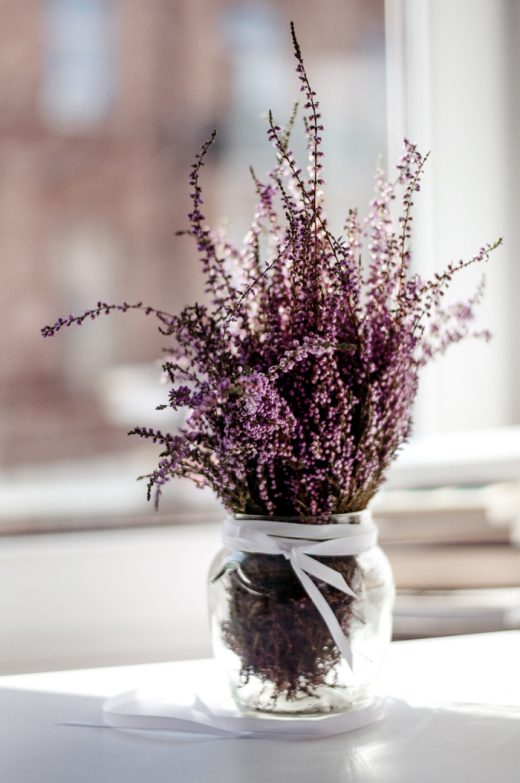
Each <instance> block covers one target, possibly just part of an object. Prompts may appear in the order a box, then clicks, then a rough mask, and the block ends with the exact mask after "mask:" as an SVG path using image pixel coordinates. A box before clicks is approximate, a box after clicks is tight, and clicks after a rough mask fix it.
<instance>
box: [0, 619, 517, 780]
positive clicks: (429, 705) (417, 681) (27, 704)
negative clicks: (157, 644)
mask: <svg viewBox="0 0 520 783" xmlns="http://www.w3.org/2000/svg"><path fill="white" fill-rule="evenodd" d="M207 667H208V663H207V662H204V661H189V662H181V663H178V662H177V663H164V664H162V663H161V664H148V665H142V666H124V667H116V668H105V669H89V670H82V671H66V672H53V673H45V674H29V675H20V676H10V677H2V678H0V781H1V783H22V782H25V781H27V783H33V782H34V783H47V782H48V783H87V782H88V783H97V782H98V781H100V782H101V781H103V782H104V781H106V782H107V783H123V782H124V783H134V781H140V782H141V783H162V781H168V783H176V782H177V781H180V782H182V783H184V782H186V783H198V782H199V781H200V782H201V783H221V782H222V783H282V782H283V783H291V782H292V781H295V782H296V781H298V783H340V782H341V781H345V782H346V781H349V782H350V781H352V782H353V783H357V782H358V781H360V782H361V781H363V782H364V781H378V783H394V782H395V783H466V781H467V783H484V781H485V782H486V783H487V782H488V781H489V782H490V783H491V781H492V782H493V783H506V782H507V783H513V782H514V783H519V781H520V632H516V631H508V632H505V633H497V634H482V635H475V636H461V637H450V638H445V639H432V640H421V641H413V642H397V643H394V644H393V645H392V646H391V649H390V653H389V656H388V662H387V666H386V669H385V676H384V686H385V690H386V693H387V694H388V695H389V697H390V701H389V707H388V710H387V715H386V717H385V718H384V719H383V720H382V721H381V722H379V723H377V724H374V725H372V726H369V727H366V728H364V729H359V730H357V731H354V732H351V733H349V734H345V735H342V736H338V737H330V738H325V739H319V740H310V741H309V740H306V741H304V742H303V741H297V740H287V739H284V740H266V739H221V738H206V737H203V738H201V737H190V736H188V735H179V734H172V733H167V732H161V733H159V732H153V733H151V732H135V731H134V732H132V731H119V730H114V729H110V728H102V727H99V728H96V727H88V726H84V727H81V726H70V725H63V724H64V723H65V722H67V721H85V722H87V723H88V722H91V723H99V722H100V720H101V705H102V703H103V700H104V699H105V698H106V697H107V696H112V695H115V694H116V693H119V692H121V691H125V690H131V689H133V688H136V687H149V686H152V687H153V685H154V684H155V685H156V684H157V683H158V682H165V683H168V684H170V685H171V684H172V683H174V682H175V681H177V682H183V683H184V684H185V683H186V682H188V681H189V680H190V679H192V680H193V679H195V678H196V677H197V672H201V671H204V670H205V669H207Z"/></svg>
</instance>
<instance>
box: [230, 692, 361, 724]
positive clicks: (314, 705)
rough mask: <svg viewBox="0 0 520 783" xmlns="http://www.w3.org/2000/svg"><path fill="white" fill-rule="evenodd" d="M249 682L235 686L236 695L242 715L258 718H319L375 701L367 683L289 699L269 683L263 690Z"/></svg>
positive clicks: (356, 708)
mask: <svg viewBox="0 0 520 783" xmlns="http://www.w3.org/2000/svg"><path fill="white" fill-rule="evenodd" d="M249 685H250V684H247V685H244V686H242V687H239V688H234V689H233V698H234V701H235V703H236V705H237V707H238V708H239V710H240V711H241V713H242V714H243V715H248V716H254V717H257V718H262V717H264V718H280V719H281V720H291V719H295V718H296V719H305V718H309V719H313V718H314V719H316V718H318V719H319V718H322V717H326V716H331V715H342V714H344V713H345V712H350V711H355V710H361V709H365V708H367V707H370V706H372V705H373V704H374V702H375V701H376V694H375V692H374V690H373V688H368V687H367V688H359V687H356V688H349V687H334V688H332V687H323V688H318V689H317V690H316V692H315V693H312V694H302V695H301V696H299V697H295V698H290V699H289V698H287V697H285V696H283V695H278V696H274V695H273V693H272V692H270V691H271V690H272V689H271V688H269V687H268V686H266V685H264V686H263V687H262V688H261V689H260V690H258V688H256V687H254V686H253V687H252V688H251V687H248V686H249ZM248 691H249V692H248Z"/></svg>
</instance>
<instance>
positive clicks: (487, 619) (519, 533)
mask: <svg viewBox="0 0 520 783" xmlns="http://www.w3.org/2000/svg"><path fill="white" fill-rule="evenodd" d="M373 513H374V518H375V520H376V522H377V523H378V525H379V530H380V543H381V545H382V547H383V548H384V550H385V552H386V554H387V556H388V558H389V560H390V562H391V564H392V567H393V570H394V575H395V580H396V587H397V600H396V609H395V635H396V637H397V638H412V637H418V636H433V635H435V636H437V635H443V634H454V633H455V634H456V633H475V632H482V631H495V630H504V629H506V628H518V627H520V483H518V482H504V483H500V484H487V485H481V486H460V487H444V488H442V487H440V488H435V489H407V490H389V491H387V492H386V493H383V494H382V495H381V496H380V498H379V502H378V503H377V504H376V506H375V507H374V508H373Z"/></svg>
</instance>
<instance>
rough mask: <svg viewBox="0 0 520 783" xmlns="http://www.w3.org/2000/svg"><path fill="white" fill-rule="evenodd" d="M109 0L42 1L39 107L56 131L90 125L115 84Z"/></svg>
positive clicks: (101, 115)
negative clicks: (42, 62) (40, 103)
mask: <svg viewBox="0 0 520 783" xmlns="http://www.w3.org/2000/svg"><path fill="white" fill-rule="evenodd" d="M113 5H114V4H113V0H44V3H43V7H44V15H45V19H44V22H43V36H44V48H45V63H44V66H43V68H44V83H43V91H42V108H43V115H44V117H45V119H46V121H47V122H48V123H49V124H50V125H51V126H52V127H54V128H55V129H56V130H63V131H67V130H71V129H85V128H91V127H94V126H96V125H97V124H99V122H100V121H102V120H104V119H105V117H106V116H107V115H108V113H109V111H110V108H111V106H112V103H113V97H114V88H115V61H116V58H115V37H114V33H115V30H114V18H113V11H114V8H113Z"/></svg>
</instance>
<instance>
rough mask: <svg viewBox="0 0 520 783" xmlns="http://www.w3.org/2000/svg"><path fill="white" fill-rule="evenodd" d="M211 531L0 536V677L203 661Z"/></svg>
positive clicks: (213, 545)
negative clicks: (160, 662) (0, 675)
mask: <svg viewBox="0 0 520 783" xmlns="http://www.w3.org/2000/svg"><path fill="white" fill-rule="evenodd" d="M219 535H220V530H219V525H218V524H213V525H186V526H179V527H175V528H168V529H164V528H152V529H144V530H119V531H103V532H96V533H66V534H63V533H62V534H56V535H41V536H26V537H22V536H21V537H13V538H7V539H2V541H1V547H0V674H6V673H14V672H25V671H40V670H51V669H60V668H73V667H87V666H100V665H110V664H116V663H133V662H141V661H142V662H145V661H156V660H173V659H181V658H193V657H204V656H206V655H208V654H209V653H210V644H209V632H208V620H207V611H206V575H207V571H208V568H209V564H210V562H211V559H212V557H213V556H214V555H215V554H216V552H217V550H218V548H219Z"/></svg>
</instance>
